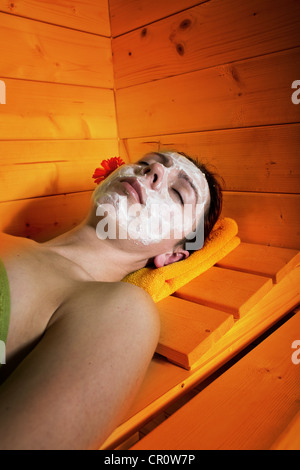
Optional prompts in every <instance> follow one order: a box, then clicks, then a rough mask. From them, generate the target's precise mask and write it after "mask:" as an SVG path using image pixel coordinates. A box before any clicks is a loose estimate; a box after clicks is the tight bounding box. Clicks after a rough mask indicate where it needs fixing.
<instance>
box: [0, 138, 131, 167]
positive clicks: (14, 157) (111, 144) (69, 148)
mask: <svg viewBox="0 0 300 470" xmlns="http://www.w3.org/2000/svg"><path fill="white" fill-rule="evenodd" d="M115 156H118V141H117V139H105V140H97V139H93V140H87V139H86V140H54V139H53V140H26V141H22V140H7V141H5V140H2V141H0V171H2V170H3V171H5V167H6V166H7V167H11V166H13V165H24V164H25V163H27V164H31V163H55V162H57V160H59V161H64V162H74V163H75V164H76V162H83V161H84V160H85V159H87V160H93V159H94V158H98V160H99V163H100V162H101V161H102V160H103V159H104V158H109V157H115ZM125 161H128V160H127V159H125Z"/></svg>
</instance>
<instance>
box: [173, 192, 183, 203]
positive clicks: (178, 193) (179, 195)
mask: <svg viewBox="0 0 300 470" xmlns="http://www.w3.org/2000/svg"><path fill="white" fill-rule="evenodd" d="M172 189H173V191H175V193H176V194H177V196H178V197H179V199H180V202H181V204H182V205H184V200H183V198H182V196H181V194H180V192H179V191H177V189H175V188H172Z"/></svg>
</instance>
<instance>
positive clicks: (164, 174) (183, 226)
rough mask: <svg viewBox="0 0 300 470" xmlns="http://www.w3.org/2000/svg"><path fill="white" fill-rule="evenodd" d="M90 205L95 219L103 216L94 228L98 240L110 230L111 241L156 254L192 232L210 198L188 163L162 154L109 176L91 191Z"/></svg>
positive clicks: (197, 172)
mask: <svg viewBox="0 0 300 470" xmlns="http://www.w3.org/2000/svg"><path fill="white" fill-rule="evenodd" d="M93 200H94V202H95V203H96V204H97V206H98V209H97V215H100V216H101V215H102V216H103V215H104V214H108V212H109V215H105V217H104V218H102V220H101V222H100V223H99V224H98V225H97V235H98V236H99V235H100V237H99V238H102V235H103V233H102V232H103V231H104V228H105V227H106V228H105V230H106V234H107V229H108V225H109V224H111V233H110V235H111V236H112V237H113V236H116V238H117V239H126V240H130V241H131V242H132V243H134V245H135V246H136V247H137V245H139V246H141V245H142V246H143V247H145V246H148V247H152V246H153V247H154V250H153V253H154V252H156V253H157V252H161V250H164V249H165V250H168V249H172V248H173V247H174V245H175V244H176V243H177V242H178V241H179V240H182V239H183V238H184V237H186V236H187V235H188V234H190V232H192V231H193V230H195V229H196V226H197V225H198V223H199V221H200V218H201V217H204V211H205V210H206V208H207V207H208V206H209V203H210V196H209V188H208V184H207V181H206V178H205V176H204V174H203V173H202V172H201V171H200V170H199V169H198V168H197V167H196V166H195V165H194V164H193V163H192V162H190V161H189V160H188V159H187V158H185V157H184V156H182V155H179V154H177V153H172V152H164V153H149V154H147V155H145V156H144V157H143V158H142V159H141V160H139V161H138V162H137V163H133V164H127V165H123V166H122V167H120V168H118V169H117V170H115V171H114V172H113V173H112V174H111V175H109V177H108V178H106V179H105V180H104V181H103V183H101V184H100V186H99V187H98V188H97V189H96V190H95V192H94V195H93ZM113 224H114V225H115V227H116V229H117V230H115V229H114V226H113ZM104 238H107V235H106V236H105V235H104Z"/></svg>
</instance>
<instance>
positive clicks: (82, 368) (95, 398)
mask: <svg viewBox="0 0 300 470" xmlns="http://www.w3.org/2000/svg"><path fill="white" fill-rule="evenodd" d="M158 337H159V318H158V313H157V310H156V307H155V304H154V303H153V301H152V299H151V298H150V297H149V295H148V294H147V293H146V292H144V291H143V290H142V289H140V288H139V287H136V286H133V285H131V284H127V283H123V282H119V283H97V282H91V283H86V284H85V283H83V288H82V289H81V290H80V291H79V292H78V293H77V294H76V296H74V297H73V298H72V299H70V300H68V301H67V302H66V303H65V304H63V305H62V306H61V307H60V308H59V309H58V311H57V312H56V313H55V316H54V317H53V320H52V321H51V322H50V326H49V328H48V329H47V331H46V333H45V335H44V336H43V338H42V339H41V341H40V342H39V343H38V345H37V346H36V347H35V348H34V350H33V351H32V352H31V353H30V354H29V355H28V356H27V357H26V358H25V360H24V361H23V362H22V363H21V364H20V365H19V366H18V367H17V369H16V370H15V371H14V372H13V374H12V375H11V376H10V377H9V378H8V380H7V381H6V382H5V383H4V384H3V385H2V386H1V388H0V415H1V420H0V447H1V448H2V449H97V448H99V447H100V446H101V444H102V443H103V442H104V441H105V439H106V438H107V437H108V436H109V434H110V433H111V432H112V431H113V430H114V428H115V427H116V426H117V425H118V424H119V423H120V421H121V419H122V418H123V417H124V414H125V413H126V412H127V410H128V408H129V406H130V404H131V402H132V399H133V398H134V396H135V394H136V392H137V390H138V388H139V386H140V384H141V382H142V380H143V377H144V375H145V372H146V370H147V367H148V365H149V363H150V360H151V358H152V355H153V353H154V351H155V348H156V345H157V342H158Z"/></svg>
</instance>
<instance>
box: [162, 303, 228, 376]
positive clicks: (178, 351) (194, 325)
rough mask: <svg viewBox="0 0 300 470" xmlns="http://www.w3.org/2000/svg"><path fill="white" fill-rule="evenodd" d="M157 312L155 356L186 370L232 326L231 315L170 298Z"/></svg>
mask: <svg viewBox="0 0 300 470" xmlns="http://www.w3.org/2000/svg"><path fill="white" fill-rule="evenodd" d="M157 308H158V311H159V314H160V321H161V332H160V338H159V343H158V346H157V349H156V352H157V353H159V354H161V355H163V356H165V357H167V358H168V359H169V360H170V361H172V362H175V363H176V364H179V365H181V366H182V367H184V368H186V369H190V368H191V367H192V365H193V363H194V362H195V361H196V360H199V358H200V357H201V355H202V354H204V352H206V351H208V349H209V348H211V347H212V346H213V345H214V344H215V343H216V341H218V339H219V338H220V337H221V336H222V335H223V334H225V333H226V332H227V331H228V330H229V329H230V328H231V327H232V326H233V324H234V320H233V316H232V315H229V314H226V313H224V312H221V311H220V310H216V309H212V308H208V307H204V306H202V305H197V304H195V303H193V302H187V301H185V300H181V299H178V298H175V297H171V296H170V297H167V298H166V299H164V300H161V301H160V302H158V303H157Z"/></svg>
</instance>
